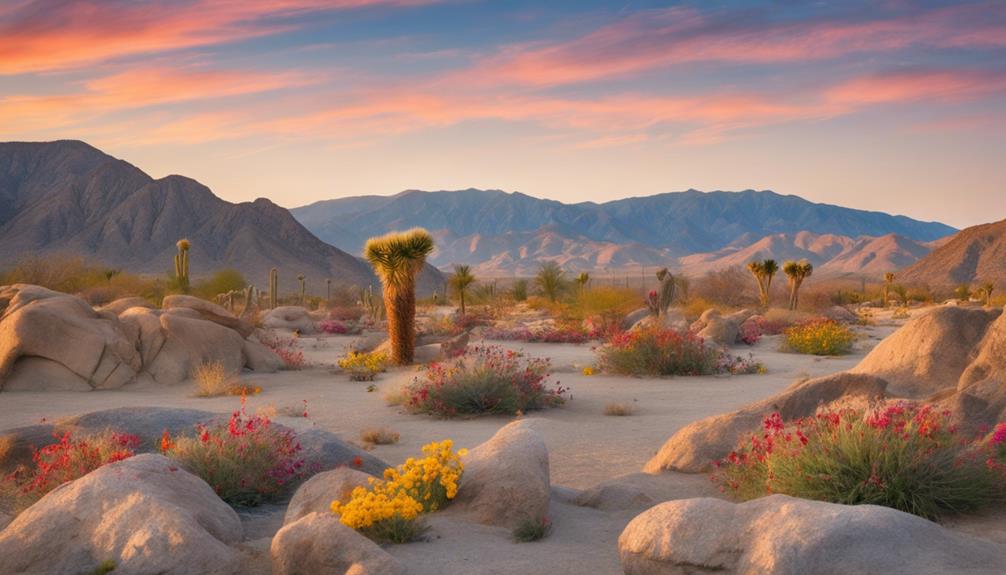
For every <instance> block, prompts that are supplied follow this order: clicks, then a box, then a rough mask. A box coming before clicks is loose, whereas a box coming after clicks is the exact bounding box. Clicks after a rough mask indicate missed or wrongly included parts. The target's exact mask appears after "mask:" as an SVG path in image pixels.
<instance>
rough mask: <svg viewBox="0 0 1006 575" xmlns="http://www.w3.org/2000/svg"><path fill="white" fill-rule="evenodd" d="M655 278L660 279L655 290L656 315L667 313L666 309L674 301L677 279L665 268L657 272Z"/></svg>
mask: <svg viewBox="0 0 1006 575" xmlns="http://www.w3.org/2000/svg"><path fill="white" fill-rule="evenodd" d="M657 279H658V280H659V281H660V289H659V290H658V291H657V298H656V299H657V302H656V303H657V315H658V316H661V317H663V316H665V315H667V310H668V309H670V308H671V304H672V303H673V302H674V292H675V291H677V287H678V284H677V280H676V279H675V278H674V274H672V273H671V272H670V271H669V270H668V269H667V268H663V269H661V270H660V271H658V272H657Z"/></svg>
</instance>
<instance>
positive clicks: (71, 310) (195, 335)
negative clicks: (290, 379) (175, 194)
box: [0, 284, 282, 391]
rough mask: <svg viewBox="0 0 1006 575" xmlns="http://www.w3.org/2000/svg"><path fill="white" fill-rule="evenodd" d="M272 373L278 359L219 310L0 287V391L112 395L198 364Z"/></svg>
mask: <svg viewBox="0 0 1006 575" xmlns="http://www.w3.org/2000/svg"><path fill="white" fill-rule="evenodd" d="M214 361H218V362H221V363H222V364H223V365H224V366H225V368H226V369H228V370H230V371H232V372H237V371H240V370H241V369H242V368H248V369H252V370H255V371H266V372H272V371H276V370H277V369H278V368H279V367H280V366H281V365H282V360H281V359H280V358H279V357H278V356H277V355H276V354H275V353H273V352H272V350H270V349H269V348H267V347H266V346H264V345H262V344H261V343H259V342H258V341H257V340H256V338H255V337H254V328H253V327H252V326H251V325H250V324H248V323H247V322H245V321H243V320H241V319H239V318H238V317H236V316H234V314H232V313H230V312H229V311H227V310H226V309H224V308H223V307H221V306H219V305H216V304H214V303H212V302H208V301H205V300H202V299H199V298H196V297H192V296H185V295H173V296H168V297H166V298H164V302H163V304H162V309H156V308H154V307H153V306H152V305H150V304H149V303H148V302H147V301H146V300H144V299H142V298H125V299H120V300H116V301H114V302H112V303H110V304H108V305H106V306H104V307H102V308H100V309H97V310H96V309H94V308H92V307H91V306H90V305H88V304H87V303H86V302H85V301H84V300H83V299H81V298H79V297H76V296H72V295H68V294H64V293H60V292H56V291H52V290H49V289H46V288H42V287H39V286H33V285H26V284H15V285H9V286H2V287H0V389H4V390H36V391H38V390H80V391H88V390H92V389H114V388H118V387H122V386H123V385H127V384H130V383H134V382H136V381H138V380H148V381H153V382H156V383H160V384H174V383H178V382H181V381H184V380H186V379H188V378H189V376H190V375H191V373H192V370H193V369H195V368H196V367H197V366H199V365H200V364H202V363H207V362H214Z"/></svg>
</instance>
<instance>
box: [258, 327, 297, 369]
mask: <svg viewBox="0 0 1006 575" xmlns="http://www.w3.org/2000/svg"><path fill="white" fill-rule="evenodd" d="M259 341H260V342H262V345H264V346H266V347H268V348H269V349H271V350H272V351H273V352H274V353H275V354H276V355H278V356H279V358H280V359H281V360H283V368H284V369H291V370H298V369H301V368H303V367H304V363H305V360H304V352H303V351H301V349H300V344H298V343H297V339H296V338H291V337H280V336H278V335H273V334H269V333H268V332H263V333H260V334H259Z"/></svg>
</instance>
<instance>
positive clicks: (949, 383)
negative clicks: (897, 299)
mask: <svg viewBox="0 0 1006 575" xmlns="http://www.w3.org/2000/svg"><path fill="white" fill-rule="evenodd" d="M1001 313H1002V310H983V309H978V308H965V307H947V306H943V307H938V308H934V309H932V310H930V311H929V312H927V313H923V314H919V315H917V316H916V317H914V318H912V319H911V320H910V321H908V322H907V323H906V324H905V325H903V326H902V327H900V328H899V329H898V330H897V331H895V332H894V333H892V334H891V335H889V336H887V337H886V338H885V339H884V340H883V341H881V342H880V343H879V344H877V347H875V348H873V350H872V351H870V353H869V354H867V356H866V357H864V358H863V360H862V361H861V362H859V365H857V366H856V367H854V368H852V369H851V370H849V373H860V374H869V375H873V376H876V377H880V378H883V379H885V380H887V382H888V383H889V384H890V387H889V391H890V392H891V393H893V394H896V395H900V396H904V397H910V398H924V397H926V396H929V395H931V394H934V393H936V392H938V391H941V390H944V389H947V388H952V387H956V386H957V385H958V381H959V380H960V379H961V377H962V374H963V373H964V371H965V370H966V369H967V368H968V365H969V364H970V363H971V358H972V353H973V351H974V350H975V348H976V347H977V346H978V344H979V342H981V341H982V339H983V337H984V336H985V332H986V331H987V330H988V328H989V326H990V325H991V324H992V322H993V321H994V320H995V319H996V318H997V317H998V316H1000V315H1001ZM971 378H973V375H969V379H971Z"/></svg>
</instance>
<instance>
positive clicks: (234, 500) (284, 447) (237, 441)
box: [161, 400, 306, 506]
mask: <svg viewBox="0 0 1006 575" xmlns="http://www.w3.org/2000/svg"><path fill="white" fill-rule="evenodd" d="M161 451H162V452H163V453H164V454H165V455H167V456H168V457H171V458H173V459H175V460H177V461H178V462H179V463H180V464H181V465H182V466H183V467H185V468H186V469H188V470H189V471H190V472H191V473H193V474H195V475H197V476H199V477H201V478H202V479H203V480H204V481H206V483H208V484H209V485H210V487H212V488H213V490H214V491H216V493H217V495H219V496H220V498H221V499H223V500H224V501H226V502H228V503H230V504H232V505H248V506H253V505H259V504H261V503H263V502H265V501H271V500H274V499H276V498H278V497H280V496H282V495H283V494H285V493H286V491H287V489H288V488H289V487H290V485H291V484H292V483H294V482H295V481H297V480H298V479H300V478H301V477H302V476H303V474H304V472H305V471H306V467H305V462H304V459H303V458H302V457H301V455H300V451H301V447H300V443H298V441H297V437H296V435H295V434H294V432H293V431H292V430H290V429H286V428H282V427H277V426H274V425H272V422H271V420H270V419H269V418H268V417H267V416H265V415H248V414H247V413H245V407H244V401H243V400H242V405H241V409H240V410H238V411H235V412H234V413H232V414H231V417H230V420H229V421H228V422H227V423H222V424H218V425H213V426H206V425H202V424H200V425H197V426H196V435H195V436H194V437H192V436H181V437H177V438H172V437H170V436H169V435H168V434H167V432H165V433H164V437H163V438H162V440H161Z"/></svg>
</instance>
